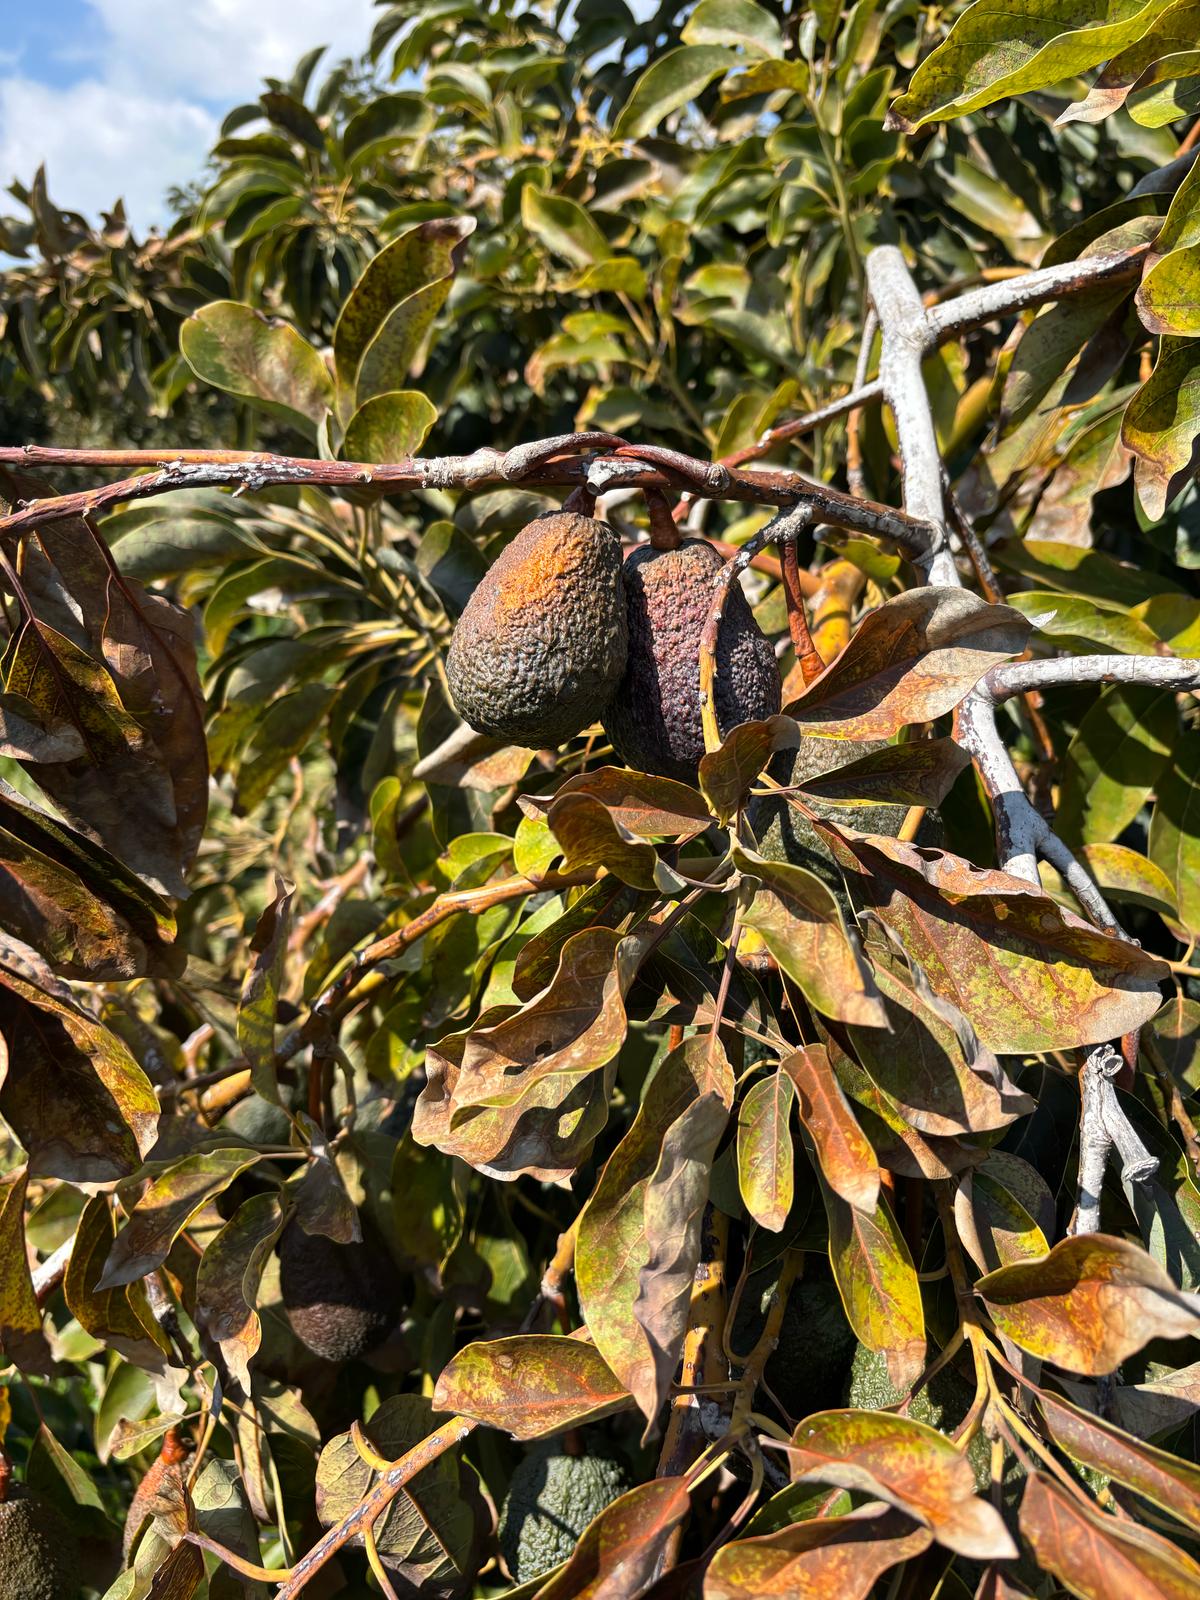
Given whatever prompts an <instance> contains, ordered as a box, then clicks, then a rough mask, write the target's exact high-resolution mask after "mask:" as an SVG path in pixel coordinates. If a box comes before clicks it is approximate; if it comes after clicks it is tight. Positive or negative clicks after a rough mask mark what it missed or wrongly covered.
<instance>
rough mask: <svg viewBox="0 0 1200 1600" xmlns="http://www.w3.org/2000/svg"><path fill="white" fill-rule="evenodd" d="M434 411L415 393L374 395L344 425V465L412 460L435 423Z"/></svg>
mask: <svg viewBox="0 0 1200 1600" xmlns="http://www.w3.org/2000/svg"><path fill="white" fill-rule="evenodd" d="M437 415H438V414H437V407H436V406H435V405H433V404H432V403H431V402H430V401H429V400H428V399H427V398H426V397H425V395H423V394H421V392H420V391H419V390H417V389H401V390H396V391H395V392H393V393H391V394H377V395H372V397H371V398H370V399H369V400H368V401H367V402H366V403H365V404H364V405H361V406H359V408H358V410H357V411H356V412H355V413H354V415H353V416H352V417H351V418H350V421H349V422H348V423H347V424H346V437H345V438H344V439H343V440H342V449H341V454H342V456H343V458H344V459H345V460H347V461H370V462H373V463H374V462H392V461H404V460H407V458H408V457H409V456H415V455H416V454H417V452H418V451H419V450H420V448H421V446H422V445H423V444H424V443H425V439H426V436H427V434H428V433H429V430H430V428H432V427H433V425H434V423H435V422H436V421H437Z"/></svg>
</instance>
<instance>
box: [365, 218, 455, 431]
mask: <svg viewBox="0 0 1200 1600" xmlns="http://www.w3.org/2000/svg"><path fill="white" fill-rule="evenodd" d="M474 231H475V219H474V218H473V217H434V218H431V219H430V220H429V221H427V222H419V223H417V225H416V226H415V227H413V228H409V229H408V231H407V232H406V233H402V234H401V235H400V236H399V238H396V239H393V240H392V241H391V243H390V244H388V245H385V246H384V248H383V249H382V250H381V251H380V252H379V254H378V255H376V256H375V257H374V258H373V259H372V260H371V261H370V262H369V263H368V264H367V267H366V269H365V271H364V272H363V274H362V276H361V277H360V278H359V280H358V282H357V283H356V284H355V285H354V288H353V289H352V290H351V291H350V293H349V295H348V296H347V298H346V301H345V303H344V304H343V306H342V309H341V312H340V314H339V316H338V320H337V326H336V327H335V328H334V330H333V356H334V367H335V370H336V372H337V381H338V405H339V410H340V411H341V412H342V414H343V415H344V416H349V415H350V414H351V413H352V412H353V410H354V404H355V402H357V404H358V405H362V404H363V402H364V401H366V400H369V399H370V398H371V397H372V396H373V395H377V394H385V393H387V392H389V391H391V390H397V389H399V388H400V387H401V384H400V382H399V381H398V380H400V379H402V378H404V377H406V376H407V374H408V372H409V371H410V369H411V367H412V364H413V361H414V359H415V358H416V355H417V352H418V350H419V349H420V347H421V344H422V342H423V340H424V338H425V335H426V333H427V332H428V331H429V327H430V325H431V324H432V322H433V319H434V317H436V316H437V314H438V312H439V311H440V310H441V308H442V306H443V304H444V303H445V300H446V296H447V295H448V294H449V292H450V280H451V277H452V275H453V272H454V268H455V264H456V261H457V255H456V252H457V251H458V250H459V248H460V247H461V246H462V244H463V243H464V241H465V240H466V239H468V238H469V237H470V235H471V234H472V233H473V232H474Z"/></svg>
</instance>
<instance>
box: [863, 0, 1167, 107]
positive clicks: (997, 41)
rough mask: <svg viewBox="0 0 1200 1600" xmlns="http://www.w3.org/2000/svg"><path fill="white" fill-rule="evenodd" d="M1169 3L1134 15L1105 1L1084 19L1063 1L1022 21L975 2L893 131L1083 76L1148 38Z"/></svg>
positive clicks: (931, 61)
mask: <svg viewBox="0 0 1200 1600" xmlns="http://www.w3.org/2000/svg"><path fill="white" fill-rule="evenodd" d="M1168 4H1169V0H1147V4H1145V5H1143V6H1141V7H1140V8H1139V9H1138V10H1136V11H1132V12H1131V9H1130V0H1098V3H1097V4H1096V5H1094V6H1090V7H1088V8H1086V9H1085V11H1084V12H1083V13H1079V12H1075V11H1072V10H1070V9H1068V8H1067V7H1065V6H1064V5H1063V4H1062V0H1024V3H1023V4H1022V5H1021V9H1020V13H1019V16H1018V15H1014V12H1013V9H1012V5H1011V3H1010V0H975V4H974V5H971V6H968V7H967V9H966V11H964V12H963V14H962V15H961V16H960V17H959V19H958V21H957V22H956V23H955V24H954V27H953V28H952V29H951V31H950V35H949V37H948V38H947V39H945V40H944V41H943V42H942V43H941V44H940V45H939V46H938V47H937V49H936V50H935V51H934V52H933V53H932V55H930V56H927V57H926V59H925V60H924V61H923V62H922V63H921V65H920V66H919V67H918V68H917V70H916V72H915V73H914V74H913V76H912V81H911V82H910V84H909V86H908V91H907V93H905V94H903V95H901V96H900V98H899V99H898V100H897V101H895V103H894V104H893V106H892V108H891V111H890V112H889V114H888V125H889V126H892V127H897V128H902V129H903V130H904V131H905V132H906V133H915V132H916V130H917V129H918V128H921V127H924V125H925V124H926V123H928V122H944V121H946V120H947V119H948V118H951V117H961V116H965V115H966V114H967V112H969V111H979V110H982V108H983V107H984V106H990V105H994V104H995V103H996V101H997V100H1003V99H1005V98H1006V97H1008V96H1010V95H1016V94H1028V93H1030V92H1031V91H1032V90H1035V89H1048V88H1050V87H1051V86H1052V85H1054V84H1057V83H1060V82H1061V81H1062V80H1063V79H1064V78H1071V77H1076V76H1078V75H1079V74H1080V73H1082V72H1086V71H1087V70H1088V68H1089V67H1095V66H1098V65H1099V64H1100V62H1101V61H1106V60H1108V58H1109V57H1110V56H1113V55H1116V54H1117V53H1118V51H1121V50H1125V49H1127V48H1128V47H1129V46H1130V45H1131V44H1134V43H1135V42H1136V41H1137V40H1138V39H1141V38H1142V37H1143V36H1144V35H1145V34H1146V33H1148V32H1149V30H1150V29H1151V28H1152V27H1153V26H1154V23H1155V22H1156V21H1157V19H1158V17H1159V16H1160V15H1161V14H1162V13H1163V12H1164V11H1165V10H1166V9H1167V6H1168ZM1064 13H1065V14H1064ZM1080 23H1082V25H1079V24H1080Z"/></svg>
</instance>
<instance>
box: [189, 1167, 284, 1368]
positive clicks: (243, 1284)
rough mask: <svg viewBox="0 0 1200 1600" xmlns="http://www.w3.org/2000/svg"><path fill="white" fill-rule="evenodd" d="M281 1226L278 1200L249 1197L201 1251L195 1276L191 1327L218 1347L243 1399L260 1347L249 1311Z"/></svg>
mask: <svg viewBox="0 0 1200 1600" xmlns="http://www.w3.org/2000/svg"><path fill="white" fill-rule="evenodd" d="M282 1222H283V1214H282V1210H281V1207H280V1204H279V1196H278V1195H277V1194H273V1193H266V1194H255V1195H251V1196H250V1198H249V1199H248V1200H243V1201H242V1203H241V1205H240V1206H239V1207H238V1208H237V1210H236V1211H235V1212H234V1214H233V1216H232V1217H230V1219H229V1221H228V1222H227V1223H226V1224H225V1226H224V1227H223V1228H222V1229H221V1231H220V1232H219V1233H218V1234H217V1236H216V1238H215V1239H213V1241H212V1242H211V1244H210V1245H209V1246H208V1248H207V1249H206V1250H205V1252H204V1254H203V1256H202V1257H201V1258H200V1266H199V1269H198V1271H197V1273H196V1309H195V1319H194V1320H195V1323H196V1327H197V1328H198V1329H199V1330H200V1332H201V1333H202V1334H204V1335H205V1336H206V1337H207V1338H209V1339H212V1340H214V1341H215V1342H216V1343H217V1344H218V1345H220V1347H221V1354H222V1356H223V1357H224V1359H225V1363H226V1365H227V1366H228V1367H229V1370H230V1372H232V1374H233V1376H234V1377H235V1378H236V1379H237V1381H238V1383H239V1384H241V1386H242V1390H243V1392H244V1393H245V1394H247V1395H248V1394H249V1393H250V1392H251V1387H250V1362H251V1361H252V1360H253V1359H254V1357H255V1355H257V1353H258V1348H259V1345H260V1344H261V1342H262V1325H261V1323H260V1321H259V1317H258V1313H257V1311H256V1310H255V1309H254V1308H255V1304H256V1302H257V1299H258V1286H259V1282H260V1280H261V1278H262V1273H263V1268H264V1267H265V1266H266V1263H267V1258H268V1256H269V1255H270V1253H271V1249H272V1247H273V1245H274V1243H275V1240H276V1239H277V1238H278V1237H279V1232H280V1228H281V1226H282Z"/></svg>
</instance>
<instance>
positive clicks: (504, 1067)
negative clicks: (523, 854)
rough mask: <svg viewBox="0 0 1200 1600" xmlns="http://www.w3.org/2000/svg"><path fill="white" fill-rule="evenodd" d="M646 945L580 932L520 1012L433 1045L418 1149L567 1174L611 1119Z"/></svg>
mask: <svg viewBox="0 0 1200 1600" xmlns="http://www.w3.org/2000/svg"><path fill="white" fill-rule="evenodd" d="M648 937H652V935H648V934H645V933H642V934H635V935H629V936H625V937H622V936H621V935H620V934H619V933H618V932H616V931H615V930H613V929H609V928H587V929H584V930H583V931H582V932H580V933H577V934H575V935H574V936H573V937H572V938H570V939H568V940H567V942H566V944H565V945H564V946H563V948H562V953H561V955H560V957H559V961H558V967H557V970H556V972H555V975H554V977H553V979H552V980H551V982H550V983H549V984H548V985H547V987H546V988H545V989H543V990H541V991H540V992H539V993H538V994H536V995H534V997H533V998H532V999H531V1000H529V1001H528V1002H527V1003H526V1004H525V1005H524V1006H522V1007H521V1008H520V1010H518V1011H516V1012H514V1013H513V1014H512V1015H510V1016H507V1017H505V1018H504V1019H503V1020H502V1021H500V1022H496V1023H493V1024H491V1025H490V1026H489V1025H484V1026H479V1025H477V1026H476V1027H475V1028H474V1029H472V1030H471V1032H470V1034H469V1035H467V1034H463V1035H458V1036H454V1037H453V1038H451V1039H445V1040H442V1041H441V1042H440V1044H438V1045H437V1046H431V1047H430V1049H429V1051H428V1054H427V1058H426V1071H427V1074H428V1082H427V1084H426V1086H425V1088H424V1089H423V1090H422V1091H421V1095H420V1098H419V1099H418V1101H417V1106H416V1110H415V1112H414V1115H413V1125H412V1132H413V1138H414V1139H415V1140H416V1141H417V1143H418V1144H422V1145H436V1146H437V1148H438V1149H439V1150H441V1151H442V1152H443V1154H445V1155H457V1156H461V1157H462V1159H463V1160H464V1161H467V1162H469V1163H470V1164H471V1165H472V1166H473V1167H475V1168H476V1169H477V1170H479V1171H481V1172H486V1173H489V1174H490V1175H491V1176H494V1177H505V1178H512V1177H516V1176H517V1175H518V1174H519V1173H521V1172H529V1173H531V1174H537V1175H539V1176H543V1177H547V1178H558V1177H566V1176H569V1174H570V1173H571V1171H572V1170H573V1169H574V1167H575V1164H576V1163H577V1162H578V1161H580V1160H582V1158H583V1156H584V1154H585V1153H586V1151H587V1150H588V1148H590V1145H591V1142H592V1140H593V1139H594V1138H595V1136H596V1134H597V1133H598V1132H599V1131H600V1129H601V1128H602V1127H603V1126H604V1122H605V1119H606V1117H607V1115H608V1096H609V1093H610V1090H611V1083H612V1077H613V1074H614V1073H615V1070H616V1068H615V1057H616V1054H617V1051H618V1050H619V1049H620V1047H621V1044H622V1042H623V1041H624V1038H625V1031H626V1016H625V995H626V994H627V992H628V990H629V986H630V984H631V983H632V982H633V979H634V977H635V975H636V973H637V970H638V967H639V965H640V964H641V960H642V955H643V951H644V947H645V942H646V939H647V938H648Z"/></svg>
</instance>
